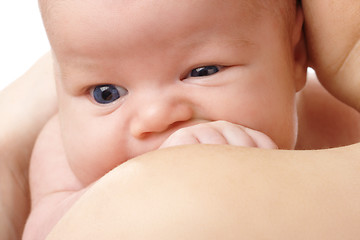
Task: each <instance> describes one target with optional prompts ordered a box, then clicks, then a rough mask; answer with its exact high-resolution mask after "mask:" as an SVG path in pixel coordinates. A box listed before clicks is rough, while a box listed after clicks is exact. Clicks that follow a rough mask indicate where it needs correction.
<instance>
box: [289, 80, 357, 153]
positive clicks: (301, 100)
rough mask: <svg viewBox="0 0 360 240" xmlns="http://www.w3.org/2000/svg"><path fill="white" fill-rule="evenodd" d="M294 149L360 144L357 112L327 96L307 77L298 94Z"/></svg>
mask: <svg viewBox="0 0 360 240" xmlns="http://www.w3.org/2000/svg"><path fill="white" fill-rule="evenodd" d="M297 107H298V117H299V135H298V143H297V146H296V148H297V149H322V148H329V147H330V148H331V147H338V146H345V145H349V144H353V143H357V142H360V113H359V112H357V111H356V110H355V109H353V108H351V107H349V106H348V105H346V104H344V103H342V102H341V101H339V100H337V99H336V98H335V97H333V96H332V95H331V94H330V93H328V92H327V91H326V90H325V89H324V88H323V87H322V86H321V84H320V83H319V82H318V80H317V79H316V76H315V75H309V77H308V82H307V84H306V86H305V88H304V89H303V90H302V91H301V92H300V93H298V99H297Z"/></svg>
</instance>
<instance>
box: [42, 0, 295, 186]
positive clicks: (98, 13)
mask: <svg viewBox="0 0 360 240" xmlns="http://www.w3.org/2000/svg"><path fill="white" fill-rule="evenodd" d="M247 2H248V1H245V0H244V1H242V0H227V1H217V0H197V1H191V0H182V1H169V0H143V1H142V0H134V1H126V0H121V1H110V0H105V1H97V0H82V1H75V0H67V1H57V2H56V1H54V4H53V6H52V8H49V9H50V11H52V14H51V17H50V18H49V19H47V21H48V22H47V23H46V27H47V31H48V33H49V38H50V41H51V44H52V47H53V50H54V53H55V56H56V60H57V70H58V93H59V102H60V113H59V115H60V119H61V127H62V131H63V139H64V145H65V149H66V152H67V154H68V157H69V161H70V165H71V167H72V169H73V170H74V172H75V173H76V174H77V175H78V176H79V178H80V179H81V180H82V181H83V182H85V183H89V182H92V181H94V180H96V179H97V178H99V177H101V176H102V175H104V174H105V173H106V172H107V171H109V170H111V169H112V168H114V167H115V166H117V165H119V164H121V163H122V162H124V161H126V160H128V159H129V158H132V157H135V156H137V155H139V154H142V153H145V152H148V151H150V150H154V149H157V148H158V147H159V146H160V145H161V144H162V143H163V141H164V140H165V139H167V137H168V136H169V135H170V134H172V133H173V132H174V131H176V130H178V129H180V128H183V127H185V126H190V125H194V124H198V123H203V122H209V121H214V120H226V121H229V122H232V123H236V124H240V125H243V126H245V127H248V128H252V129H256V130H258V131H261V132H263V133H265V134H267V135H268V136H270V137H271V138H272V139H273V140H274V141H275V143H276V144H277V145H278V146H279V147H280V148H286V149H288V148H292V147H293V145H294V141H295V138H296V117H295V116H296V113H295V109H294V96H295V93H296V86H298V85H301V84H298V83H296V82H295V81H294V65H295V63H294V60H293V59H294V56H293V47H292V43H291V40H290V37H289V36H287V34H285V33H284V31H285V30H284V29H283V28H280V27H279V24H278V23H277V21H276V20H275V17H273V16H272V15H271V13H270V11H269V12H267V11H259V10H258V9H256V8H254V7H253V6H252V4H249V3H247Z"/></svg>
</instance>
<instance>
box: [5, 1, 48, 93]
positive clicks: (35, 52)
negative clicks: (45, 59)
mask: <svg viewBox="0 0 360 240" xmlns="http://www.w3.org/2000/svg"><path fill="white" fill-rule="evenodd" d="M49 50H50V46H49V43H48V41H47V38H46V34H45V29H44V27H43V25H42V21H41V16H40V12H39V8H38V1H37V0H0V91H1V90H2V89H3V88H4V87H5V86H7V85H8V84H9V83H11V82H12V81H14V80H16V79H17V78H18V77H20V76H21V75H22V74H24V73H25V72H26V70H27V69H29V68H30V67H31V66H32V64H33V63H34V62H35V61H36V60H37V59H38V58H40V57H41V56H42V55H44V54H45V53H46V52H48V51H49Z"/></svg>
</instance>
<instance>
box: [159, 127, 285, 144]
mask: <svg viewBox="0 0 360 240" xmlns="http://www.w3.org/2000/svg"><path fill="white" fill-rule="evenodd" d="M186 144H229V145H234V146H242V147H257V148H267V149H277V148H278V147H277V146H276V144H275V143H274V142H273V141H272V140H271V138H270V137H268V136H267V135H266V134H264V133H262V132H259V131H256V130H253V129H250V128H246V127H243V126H241V125H238V124H234V123H230V122H227V121H214V122H207V123H200V124H197V125H193V126H190V127H185V128H181V129H179V130H177V131H175V132H174V133H173V134H171V135H170V137H168V139H166V140H165V142H164V143H163V144H162V145H161V146H160V148H166V147H171V146H178V145H186Z"/></svg>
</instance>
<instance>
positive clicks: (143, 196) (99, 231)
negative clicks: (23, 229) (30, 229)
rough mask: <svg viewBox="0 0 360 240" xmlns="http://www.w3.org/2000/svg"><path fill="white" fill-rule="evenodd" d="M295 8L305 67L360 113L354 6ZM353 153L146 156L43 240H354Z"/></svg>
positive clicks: (308, 3)
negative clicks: (302, 24)
mask: <svg viewBox="0 0 360 240" xmlns="http://www.w3.org/2000/svg"><path fill="white" fill-rule="evenodd" d="M303 6H304V11H305V18H306V34H307V40H308V43H309V49H310V63H311V64H312V66H313V67H314V68H315V69H316V71H317V72H318V74H319V77H320V80H321V81H322V83H323V85H324V86H325V87H326V88H327V89H329V91H331V92H332V93H333V94H334V95H336V96H337V97H338V98H339V99H342V100H343V101H345V102H346V103H348V104H349V105H351V106H352V107H353V108H355V109H357V110H358V111H360V107H359V106H360V104H359V103H360V101H359V95H360V94H359V88H358V87H357V88H356V87H354V86H359V80H358V79H359V77H358V76H359V71H358V69H360V62H359V56H360V49H359V44H358V43H359V32H360V31H359V26H360V16H359V15H358V14H356V13H358V12H359V10H360V2H359V1H356V0H346V1H345V2H344V1H330V0H327V1H324V0H305V1H303ZM339 19H341V21H339ZM329 66H331V67H329ZM359 156H360V144H354V145H351V146H348V147H342V148H336V149H330V150H321V151H271V150H260V149H243V148H238V147H232V146H207V145H197V146H181V147H178V148H171V149H163V150H161V151H155V152H151V153H148V154H145V155H143V156H139V157H137V158H135V159H133V160H131V161H128V162H127V163H126V164H123V165H122V166H120V167H118V168H116V169H115V170H113V171H112V172H110V173H109V174H107V175H106V176H105V177H104V178H102V179H101V180H100V181H99V182H97V183H96V184H95V185H94V186H93V187H92V188H91V189H90V190H89V191H88V192H87V193H86V194H85V195H84V196H83V197H82V198H81V199H80V200H79V201H78V202H77V204H75V205H74V207H73V208H72V209H71V210H70V211H69V212H68V213H67V214H66V215H65V217H64V218H63V219H62V220H61V221H60V222H59V224H58V225H57V226H56V227H55V229H54V230H53V231H52V233H51V234H50V235H49V237H48V239H51V240H52V239H118V238H119V236H121V238H122V239H144V238H146V239H264V238H266V239H358V236H359V235H360V205H359V204H358V202H359V199H360V175H359V170H360V161H359V160H358V159H359Z"/></svg>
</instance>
